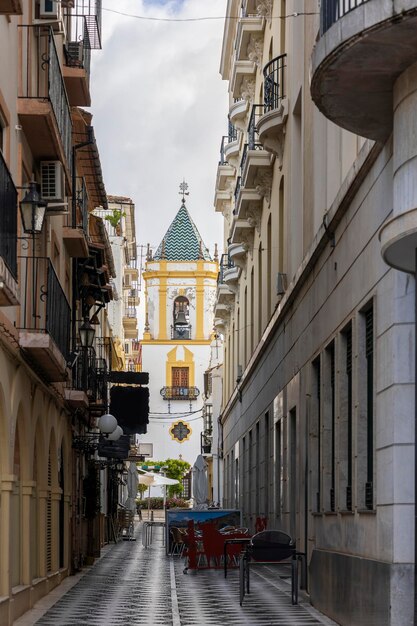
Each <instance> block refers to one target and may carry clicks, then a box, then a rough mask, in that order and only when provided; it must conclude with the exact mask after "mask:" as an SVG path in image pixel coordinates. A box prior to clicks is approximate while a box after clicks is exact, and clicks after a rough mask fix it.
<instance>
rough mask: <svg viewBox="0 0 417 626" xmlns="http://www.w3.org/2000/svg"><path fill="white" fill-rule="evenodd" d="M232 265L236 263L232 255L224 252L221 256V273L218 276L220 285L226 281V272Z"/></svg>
mask: <svg viewBox="0 0 417 626" xmlns="http://www.w3.org/2000/svg"><path fill="white" fill-rule="evenodd" d="M232 267H235V264H234V263H233V261H232V259H231V258H230V256H229V255H228V254H222V256H221V258H220V264H219V274H218V276H217V284H218V285H221V284H223V283H224V273H225V272H226V271H227V270H229V269H231V268H232Z"/></svg>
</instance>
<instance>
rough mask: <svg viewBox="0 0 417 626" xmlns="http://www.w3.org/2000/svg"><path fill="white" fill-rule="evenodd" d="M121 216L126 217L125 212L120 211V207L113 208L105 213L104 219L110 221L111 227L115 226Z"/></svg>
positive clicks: (117, 224)
mask: <svg viewBox="0 0 417 626" xmlns="http://www.w3.org/2000/svg"><path fill="white" fill-rule="evenodd" d="M122 217H126V213H122V211H121V210H120V209H113V211H112V212H111V213H109V214H108V215H106V216H105V218H104V219H105V220H107V221H108V222H110V224H111V225H112V226H113V228H117V226H119V224H120V220H121V219H122Z"/></svg>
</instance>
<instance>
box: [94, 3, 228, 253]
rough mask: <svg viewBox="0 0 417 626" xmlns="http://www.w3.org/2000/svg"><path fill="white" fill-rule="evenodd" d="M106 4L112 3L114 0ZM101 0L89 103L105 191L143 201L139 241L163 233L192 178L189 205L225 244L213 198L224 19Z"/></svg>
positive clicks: (206, 6) (205, 7)
mask: <svg viewBox="0 0 417 626" xmlns="http://www.w3.org/2000/svg"><path fill="white" fill-rule="evenodd" d="M106 4H107V7H108V8H110V5H109V0H107V3H106ZM105 8H106V6H104V7H103V49H102V50H101V51H94V52H93V66H92V86H91V89H92V113H93V124H94V127H95V132H96V137H97V143H98V147H99V151H100V156H101V162H102V168H103V173H104V182H105V185H106V190H107V193H109V194H113V195H124V196H130V197H131V198H132V199H133V201H134V202H135V204H136V232H137V239H138V242H139V243H143V244H146V243H148V242H149V243H151V245H152V246H153V248H154V249H155V248H156V246H157V245H158V244H159V242H160V241H161V239H162V237H163V235H164V233H165V231H166V230H167V228H168V226H169V224H170V223H171V221H172V219H173V218H174V216H175V214H176V212H177V210H178V209H179V206H180V196H179V195H178V192H179V184H180V182H181V181H182V180H183V178H185V179H186V181H187V182H188V184H189V191H190V196H189V198H188V200H187V207H188V209H189V211H190V213H191V216H192V217H193V219H194V221H195V223H196V225H197V227H198V229H199V230H200V233H201V235H202V237H203V239H204V241H205V243H206V245H208V246H209V248H210V250H211V252H213V249H214V243H215V242H217V243H218V244H219V246H220V247H221V244H222V220H221V217H220V216H219V215H217V214H216V213H215V212H214V208H213V198H214V190H215V180H216V172H217V162H218V159H219V149H220V141H221V137H222V135H224V134H225V133H226V132H227V112H228V109H227V107H228V101H227V85H226V83H224V82H223V81H222V80H221V78H220V75H219V65H220V54H221V44H222V37H223V21H222V20H207V21H192V22H156V21H144V20H140V19H135V18H132V17H125V16H122V15H118V14H116V13H112V12H109V11H106V10H105ZM117 10H118V11H120V12H123V13H130V14H134V15H142V16H146V15H147V16H153V17H171V18H172V17H175V18H195V17H203V16H222V15H224V14H225V10H226V0H211V1H210V3H207V2H206V1H205V0H182V2H178V1H177V2H172V1H171V2H165V3H164V2H161V0H158V1H155V0H153V1H151V0H147V1H144V0H140V1H137V0H136V1H135V2H133V0H124V1H120V2H118V3H117Z"/></svg>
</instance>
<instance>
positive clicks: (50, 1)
mask: <svg viewBox="0 0 417 626" xmlns="http://www.w3.org/2000/svg"><path fill="white" fill-rule="evenodd" d="M39 17H40V18H41V19H42V20H60V19H61V2H57V1H56V0H40V4H39Z"/></svg>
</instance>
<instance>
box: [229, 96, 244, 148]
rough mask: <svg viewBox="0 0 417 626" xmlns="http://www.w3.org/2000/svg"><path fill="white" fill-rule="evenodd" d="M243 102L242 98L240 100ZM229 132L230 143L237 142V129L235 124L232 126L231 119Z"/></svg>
mask: <svg viewBox="0 0 417 626" xmlns="http://www.w3.org/2000/svg"><path fill="white" fill-rule="evenodd" d="M239 99H240V100H241V98H239ZM228 128H229V132H228V138H229V143H231V142H232V141H236V140H237V128H236V126H235V125H234V124H232V122H231V121H230V119H229V125H228Z"/></svg>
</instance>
